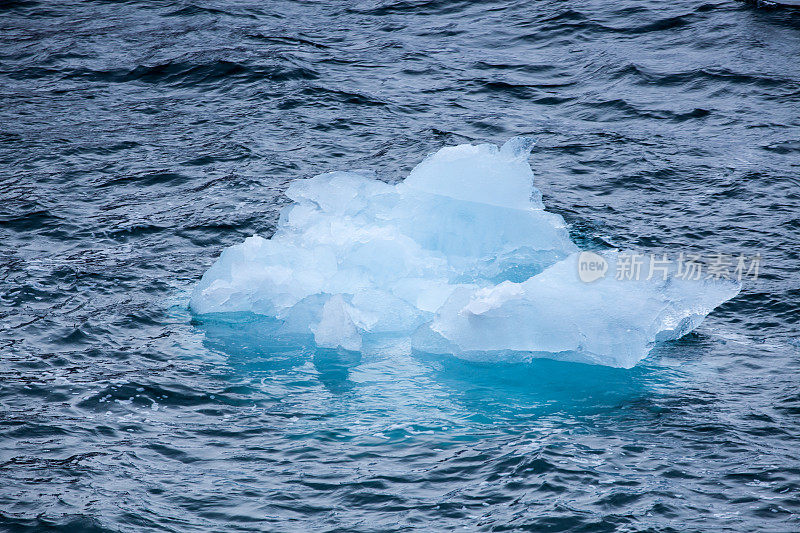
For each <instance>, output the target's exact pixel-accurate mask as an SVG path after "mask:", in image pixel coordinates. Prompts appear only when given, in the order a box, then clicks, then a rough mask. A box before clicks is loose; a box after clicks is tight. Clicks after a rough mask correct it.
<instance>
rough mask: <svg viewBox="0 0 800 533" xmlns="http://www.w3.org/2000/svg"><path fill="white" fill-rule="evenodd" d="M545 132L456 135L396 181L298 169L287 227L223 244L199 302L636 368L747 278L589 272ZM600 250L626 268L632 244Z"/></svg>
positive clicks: (201, 307)
mask: <svg viewBox="0 0 800 533" xmlns="http://www.w3.org/2000/svg"><path fill="white" fill-rule="evenodd" d="M533 144H534V143H533V140H532V139H530V138H527V137H515V138H512V139H511V140H509V141H508V142H506V143H505V144H504V145H503V146H502V147H499V148H498V147H497V146H495V145H491V144H480V145H470V144H465V145H459V146H450V147H445V148H442V149H441V150H439V151H438V152H436V153H434V154H431V155H429V156H428V157H426V158H425V159H424V160H423V161H422V162H421V163H420V164H419V165H417V166H416V167H415V168H414V169H413V170H412V172H411V173H410V175H409V176H408V177H407V178H406V179H405V180H404V181H403V182H401V183H398V184H396V185H391V184H387V183H384V182H381V181H379V180H377V179H376V177H375V175H374V174H373V173H370V172H366V171H353V172H329V173H326V174H321V175H318V176H315V177H313V178H309V179H301V180H296V181H294V182H292V183H291V184H290V185H289V187H288V189H287V191H286V193H285V194H286V196H287V197H288V198H289V199H290V200H292V204H290V205H289V206H288V207H286V208H285V209H284V210H283V211H282V212H281V215H280V220H279V223H278V228H277V230H276V232H275V234H274V235H273V236H272V237H271V238H269V239H265V238H263V237H259V236H255V235H254V236H252V237H249V238H247V239H245V241H244V242H243V243H241V244H237V245H234V246H231V247H230V248H227V249H225V250H224V251H223V252H222V254H221V255H220V257H219V259H218V260H217V261H216V262H215V263H214V264H213V265H212V266H211V268H210V269H209V270H208V271H207V272H206V273H205V274H204V275H203V277H202V279H201V280H200V282H199V283H198V284H197V286H196V287H195V289H194V291H193V293H192V296H191V300H190V304H189V306H190V309H191V311H192V312H193V313H195V314H197V315H207V314H212V313H243V312H244V313H255V314H257V315H266V316H268V317H272V318H274V319H275V322H276V323H277V324H278V325H279V326H278V327H277V328H276V329H270V330H269V331H265V332H264V334H265V335H279V336H296V337H297V338H298V339H307V341H308V342H313V343H314V344H315V345H316V346H317V347H319V348H326V349H341V350H350V351H361V352H370V351H386V350H402V351H403V352H411V351H419V352H426V353H435V354H452V355H455V356H458V357H462V358H467V359H475V360H498V361H510V360H514V361H518V360H526V359H529V358H531V357H550V358H555V359H564V360H571V361H582V362H587V363H593V364H602V365H609V366H615V367H624V368H630V367H632V366H633V365H635V364H636V363H637V362H638V361H640V360H641V359H643V358H644V357H645V356H646V355H647V353H648V352H649V351H650V350H651V349H652V348H653V346H654V345H655V343H656V342H659V341H662V340H668V339H675V338H678V337H680V336H682V335H685V334H686V333H688V332H689V331H691V330H692V329H694V328H695V327H697V325H698V324H700V322H701V321H702V320H703V318H704V317H705V316H706V315H707V314H708V313H709V312H711V311H712V310H713V309H714V308H715V307H717V306H718V305H720V304H721V303H723V302H725V301H726V300H728V299H730V298H732V297H733V296H735V295H736V294H737V293H738V292H739V285H738V284H737V283H733V282H727V281H725V280H703V281H689V280H682V279H678V278H677V277H676V276H675V275H674V272H670V274H669V275H668V276H666V275H665V276H663V277H662V276H656V277H653V278H652V279H650V280H647V279H639V280H631V279H625V280H618V279H615V278H614V276H610V275H609V276H603V277H600V279H597V280H594V281H592V282H591V283H587V282H585V281H582V279H581V278H580V276H579V264H578V263H579V258H580V255H581V253H580V252H581V251H580V250H579V249H578V247H577V245H576V244H575V243H573V242H572V240H571V239H570V236H569V232H568V228H567V225H566V223H565V222H564V219H563V218H562V217H561V216H560V215H558V214H555V213H550V212H548V211H546V210H545V208H544V204H543V203H542V197H541V193H540V192H539V190H538V189H536V188H535V187H534V185H533V172H532V171H531V167H530V165H529V163H528V157H529V155H530V151H531V149H532V147H533ZM596 256H597V257H599V258H601V260H602V261H604V262H605V263H606V265H607V267H608V270H609V272H614V269H615V265H616V264H617V262H618V260H619V258H620V252H615V251H614V252H604V253H598V254H597V255H596ZM646 267H647V266H646V265H645V270H646Z"/></svg>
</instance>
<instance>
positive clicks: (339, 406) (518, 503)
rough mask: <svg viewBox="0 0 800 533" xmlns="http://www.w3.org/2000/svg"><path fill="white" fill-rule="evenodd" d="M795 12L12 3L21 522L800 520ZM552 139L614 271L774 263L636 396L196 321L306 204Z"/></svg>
mask: <svg viewBox="0 0 800 533" xmlns="http://www.w3.org/2000/svg"><path fill="white" fill-rule="evenodd" d="M799 54H800V14H797V13H792V12H789V11H784V10H763V9H758V8H756V7H754V6H753V5H751V4H746V3H742V2H737V1H718V2H709V1H706V2H701V1H690V0H679V1H674V2H663V1H656V0H653V1H628V0H623V1H618V2H608V1H599V0H598V1H584V2H577V1H576V2H568V1H555V0H550V1H532V0H527V1H512V0H505V1H495V2H488V1H487V2H467V1H456V2H446V1H438V0H427V1H424V0H423V1H419V0H414V1H382V2H366V1H365V2H344V1H342V2H313V1H305V2H300V1H297V2H290V1H275V2H255V1H249V2H248V1H241V2H234V1H230V2H224V1H198V2H195V3H187V2H156V1H147V2H145V1H141V2H140V1H134V0H131V1H125V2H111V1H86V2H78V1H77V0H67V1H65V2H55V1H52V2H51V1H42V2H38V1H2V2H0V530H9V531H51V530H52V531H68V532H77V531H125V532H143V531H174V532H195V531H309V530H313V531H399V530H411V529H416V528H420V529H422V530H425V531H432V530H443V531H444V530H448V531H449V530H455V529H458V530H461V529H464V530H468V531H472V530H477V531H506V530H532V531H612V530H621V531H757V530H758V531H782V532H783V531H785V532H790V531H798V530H800V390H798V389H799V387H798V383H800V379H799V378H800V343H799V342H798V339H799V338H800V327H798V317H799V316H800V288H799V287H800V274H798V267H800V245H798V240H799V238H800V60H798V57H800V55H799ZM517 134H532V135H534V136H535V137H536V138H537V139H538V146H537V148H536V150H535V151H534V154H533V156H532V159H531V163H532V166H533V168H534V171H535V173H536V175H537V186H538V187H539V188H540V189H541V190H542V191H543V193H544V194H545V202H546V204H547V205H548V208H549V209H551V210H553V211H556V212H558V213H560V214H562V215H563V216H564V217H565V218H566V219H567V221H568V222H569V223H570V224H571V228H572V233H573V235H574V237H575V238H576V239H578V240H579V242H581V243H582V244H583V245H584V246H587V247H597V246H608V245H610V246H618V247H633V248H636V249H639V250H641V251H642V252H644V253H650V252H654V253H661V252H666V253H670V254H674V253H678V252H681V251H685V252H691V251H695V252H699V253H710V252H722V253H730V254H739V253H745V254H754V253H760V254H761V255H762V267H761V275H760V276H759V278H758V279H757V280H752V279H750V280H746V281H745V286H744V290H743V291H742V293H741V294H740V295H739V296H738V297H737V298H735V299H734V300H732V301H730V302H728V303H727V304H725V305H724V306H722V307H721V308H719V309H717V310H716V311H715V312H714V313H712V314H711V315H710V316H709V318H708V319H707V320H706V321H705V323H704V324H703V326H702V327H701V328H700V329H699V330H698V331H697V332H696V333H693V334H691V335H690V336H688V337H686V338H684V339H682V340H681V341H678V342H674V343H670V344H665V345H663V346H661V347H659V348H657V349H656V350H655V351H654V352H653V353H651V355H650V356H649V357H648V358H647V359H646V360H645V361H643V362H642V363H640V364H639V365H637V366H636V367H635V368H633V369H632V370H619V369H612V368H606V367H597V366H588V365H581V364H573V363H559V362H554V361H545V360H540V361H534V362H533V363H530V364H525V365H511V364H506V365H503V364H476V363H468V362H464V361H460V360H458V359H454V358H449V357H432V356H422V355H414V356H409V357H396V356H393V357H385V358H381V357H359V356H355V355H346V354H340V353H336V352H325V351H318V352H315V353H312V352H309V351H306V352H302V351H298V350H297V349H296V348H290V347H286V346H281V345H279V344H276V343H275V342H273V341H270V340H269V339H266V338H263V337H262V336H259V334H258V332H259V323H258V321H257V320H253V321H250V322H247V323H238V324H226V323H222V322H220V323H213V324H210V323H202V324H201V323H193V322H192V318H191V316H190V314H189V313H188V311H187V309H186V303H187V300H188V294H189V291H190V290H191V289H192V287H193V285H194V284H195V283H196V282H197V280H198V279H199V277H200V275H201V274H202V273H203V272H204V271H205V270H206V269H207V268H208V266H209V265H210V264H211V263H212V262H213V261H214V260H215V258H216V257H217V256H218V254H219V253H220V251H221V250H222V249H223V248H224V247H226V246H229V245H231V244H234V243H238V242H240V241H242V240H243V238H245V237H246V236H249V235H252V234H253V233H258V234H260V235H264V236H268V235H270V233H271V231H273V229H274V228H275V223H276V220H277V216H278V211H279V208H280V207H281V206H282V205H284V204H285V203H286V199H285V198H284V197H283V196H282V191H283V190H284V188H285V187H286V185H287V183H288V182H289V181H291V180H293V179H296V178H301V177H307V176H310V175H313V174H318V173H321V172H324V171H328V170H333V169H352V168H370V169H374V170H376V171H377V172H378V175H379V176H380V178H381V179H383V180H386V181H397V180H399V179H402V177H403V176H405V175H406V174H407V172H408V171H409V170H410V169H411V168H412V167H413V166H414V165H415V164H416V163H418V162H419V161H420V160H421V158H422V157H423V156H424V155H425V154H426V153H429V152H432V151H435V150H436V149H438V148H440V147H441V146H444V145H448V144H458V143H464V142H484V141H488V142H493V143H502V142H504V141H505V140H506V139H508V138H509V137H510V136H512V135H517Z"/></svg>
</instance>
